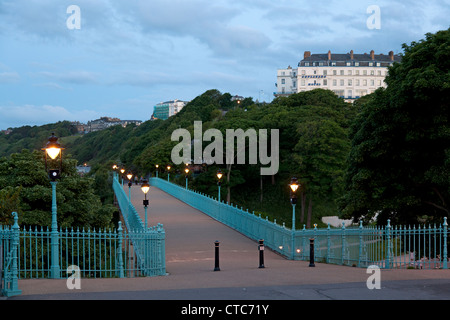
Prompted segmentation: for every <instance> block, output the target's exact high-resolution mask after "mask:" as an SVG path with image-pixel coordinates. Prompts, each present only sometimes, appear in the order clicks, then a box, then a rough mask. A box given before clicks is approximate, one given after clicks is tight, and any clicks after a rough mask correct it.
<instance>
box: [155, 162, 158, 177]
mask: <svg viewBox="0 0 450 320" xmlns="http://www.w3.org/2000/svg"><path fill="white" fill-rule="evenodd" d="M155 167H156V177H157V178H158V171H159V170H158V168H159V164H157V165H156V166H155Z"/></svg>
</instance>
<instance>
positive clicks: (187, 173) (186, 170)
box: [184, 167, 189, 190]
mask: <svg viewBox="0 0 450 320" xmlns="http://www.w3.org/2000/svg"><path fill="white" fill-rule="evenodd" d="M184 173H185V174H186V190H187V189H188V175H189V168H188V167H186V168H184Z"/></svg>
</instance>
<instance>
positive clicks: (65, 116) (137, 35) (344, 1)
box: [0, 0, 450, 130]
mask: <svg viewBox="0 0 450 320" xmlns="http://www.w3.org/2000/svg"><path fill="white" fill-rule="evenodd" d="M73 5H75V6H77V8H79V15H78V12H77V11H73V10H72V9H71V10H68V9H70V8H71V6H73ZM371 6H377V7H378V8H379V15H378V16H376V18H377V20H376V21H379V22H380V24H379V27H377V28H372V27H369V26H370V25H371V23H372V22H373V21H375V20H373V19H372V18H373V15H374V14H375V11H372V10H370V11H368V10H367V9H368V8H369V7H371ZM449 17H450V0H439V1H437V0H430V1H416V0H405V1H399V0H394V1H384V0H360V1H355V0H352V1H350V0H340V1H334V0H331V1H323V0H315V1H300V0H271V1H268V0H255V1H250V0H234V1H231V0H214V1H211V0H210V1H206V0H193V1H192V0H185V1H182V0H175V1H173V0H146V1H144V0H142V1H139V0H95V1H93V0H70V1H66V0H0V130H4V129H7V128H8V127H20V126H24V125H31V126H34V125H42V124H47V123H54V122H57V121H63V120H69V121H80V122H87V121H89V120H94V119H98V118H100V117H103V116H108V117H118V118H120V119H122V120H142V121H146V120H148V119H150V117H151V115H152V113H153V107H154V105H156V104H157V103H160V102H163V101H168V100H174V99H179V100H185V101H189V100H192V99H194V98H195V97H197V96H198V95H201V94H202V93H204V92H205V91H207V90H210V89H217V90H219V91H220V92H222V93H225V92H229V93H230V94H232V95H240V96H244V97H252V98H253V99H254V100H255V101H256V100H259V101H265V102H270V101H272V100H273V98H274V96H273V93H274V92H275V91H276V87H275V83H276V74H277V69H281V68H286V67H287V66H289V65H290V66H292V67H296V66H297V64H298V62H299V61H300V60H301V59H302V58H303V53H304V51H311V53H326V52H328V50H331V52H333V53H347V52H350V50H353V51H354V52H355V53H369V52H370V51H371V50H374V51H375V53H376V54H379V53H383V54H388V52H389V51H391V50H392V51H394V53H396V54H399V53H402V52H403V51H402V44H403V43H407V44H410V43H411V42H412V41H420V40H421V39H424V38H425V34H426V33H435V32H437V31H439V30H445V29H448V28H449V27H450V19H449ZM368 20H369V22H370V23H369V25H368ZM78 22H79V25H77V24H76V23H78ZM74 26H75V27H77V28H74ZM78 27H79V28H78Z"/></svg>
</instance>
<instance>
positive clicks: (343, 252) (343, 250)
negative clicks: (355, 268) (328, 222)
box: [341, 222, 345, 265]
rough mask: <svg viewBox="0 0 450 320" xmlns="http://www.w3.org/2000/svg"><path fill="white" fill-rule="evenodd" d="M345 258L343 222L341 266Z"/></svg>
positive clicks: (343, 228) (343, 226) (343, 223)
mask: <svg viewBox="0 0 450 320" xmlns="http://www.w3.org/2000/svg"><path fill="white" fill-rule="evenodd" d="M344 256H345V222H342V248H341V264H342V265H344Z"/></svg>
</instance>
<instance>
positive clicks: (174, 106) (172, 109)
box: [152, 100, 188, 120]
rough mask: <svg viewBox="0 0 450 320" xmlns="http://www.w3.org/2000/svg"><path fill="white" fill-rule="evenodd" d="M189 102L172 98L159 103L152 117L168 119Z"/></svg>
mask: <svg viewBox="0 0 450 320" xmlns="http://www.w3.org/2000/svg"><path fill="white" fill-rule="evenodd" d="M187 104H188V101H181V100H171V101H166V102H161V103H158V104H157V105H156V106H155V108H154V111H153V115H152V119H162V120H167V119H168V118H169V117H171V116H174V115H176V114H177V113H178V112H180V111H181V109H183V108H184V106H186V105H187Z"/></svg>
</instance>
